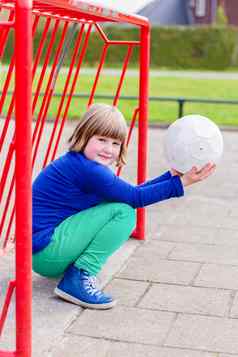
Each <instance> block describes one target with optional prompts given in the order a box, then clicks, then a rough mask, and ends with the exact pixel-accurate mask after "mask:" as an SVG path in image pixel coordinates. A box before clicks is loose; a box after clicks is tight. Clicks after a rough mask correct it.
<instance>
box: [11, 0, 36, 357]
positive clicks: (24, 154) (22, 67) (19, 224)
mask: <svg viewBox="0 0 238 357" xmlns="http://www.w3.org/2000/svg"><path fill="white" fill-rule="evenodd" d="M15 30H16V33H15V35H16V81H15V86H16V169H15V172H16V201H15V202H16V355H17V356H19V357H31V351H32V346H31V341H32V312H31V306H32V283H31V281H32V274H31V269H32V243H31V236H32V218H31V215H32V194H31V171H32V163H31V122H32V108H31V93H32V3H31V1H30V0H18V2H17V3H16V27H15ZM23 48H24V56H23V55H22V49H23ZM23 138H24V140H23Z"/></svg>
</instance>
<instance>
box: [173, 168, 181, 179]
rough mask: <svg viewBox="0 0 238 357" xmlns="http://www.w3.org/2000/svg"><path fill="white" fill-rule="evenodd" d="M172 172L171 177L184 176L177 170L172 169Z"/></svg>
mask: <svg viewBox="0 0 238 357" xmlns="http://www.w3.org/2000/svg"><path fill="white" fill-rule="evenodd" d="M170 172H171V175H172V176H180V177H181V176H183V174H182V172H179V171H177V170H175V169H172V168H171V169H170Z"/></svg>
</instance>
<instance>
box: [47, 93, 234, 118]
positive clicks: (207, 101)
mask: <svg viewBox="0 0 238 357" xmlns="http://www.w3.org/2000/svg"><path fill="white" fill-rule="evenodd" d="M53 96H54V97H60V96H61V94H59V93H54V94H53ZM73 98H85V99H86V98H88V94H86V93H82V94H79V93H75V94H74V95H73ZM94 98H95V99H109V100H110V99H113V96H112V95H108V94H96V95H95V96H94ZM148 99H149V102H177V103H178V118H181V117H182V116H183V113H184V105H185V104H186V103H204V104H227V105H238V100H229V99H208V98H189V97H170V96H165V97H162V96H159V97H156V96H151V97H149V98H148ZM120 100H138V97H137V96H133V95H125V96H120Z"/></svg>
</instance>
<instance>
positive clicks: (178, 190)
mask: <svg viewBox="0 0 238 357" xmlns="http://www.w3.org/2000/svg"><path fill="white" fill-rule="evenodd" d="M183 194H184V191H183V185H182V183H181V180H180V178H179V177H178V176H171V174H170V172H169V171H168V172H166V173H165V174H163V175H162V176H159V177H157V178H155V179H153V180H151V181H147V182H146V183H143V184H141V185H136V186H134V185H131V184H129V183H128V182H126V181H124V180H123V179H121V178H119V177H118V176H116V175H115V174H114V173H113V171H112V170H111V169H110V168H108V167H106V166H104V165H101V164H99V163H97V162H95V161H92V160H88V159H87V158H86V157H85V156H84V154H82V153H76V152H72V151H70V152H67V153H66V154H65V155H63V156H61V157H60V158H59V159H57V160H55V161H53V162H52V163H50V164H49V165H48V166H47V167H46V168H45V169H44V170H42V171H41V173H40V174H39V176H38V177H37V178H36V179H35V181H34V183H33V253H36V252H38V251H40V250H42V249H43V248H45V247H46V246H47V245H48V244H49V243H50V241H51V237H52V234H53V233H54V229H55V228H56V227H57V226H58V225H59V224H60V223H61V222H62V221H64V220H65V219H66V218H68V217H69V216H72V215H73V214H76V213H78V212H80V211H82V210H84V209H87V208H90V207H93V206H95V205H97V204H99V203H101V202H105V201H108V202H123V203H127V204H128V205H130V206H132V207H134V208H137V207H144V206H148V205H150V204H153V203H156V202H159V201H162V200H166V199H168V198H171V197H179V196H182V195H183Z"/></svg>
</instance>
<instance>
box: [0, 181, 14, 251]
mask: <svg viewBox="0 0 238 357" xmlns="http://www.w3.org/2000/svg"><path fill="white" fill-rule="evenodd" d="M14 183H15V175H14V177H13V178H12V182H11V184H10V188H9V191H8V195H7V199H6V202H5V207H4V209H3V214H2V219H1V223H0V236H1V235H2V231H3V227H4V224H5V221H6V216H7V212H8V209H9V205H10V202H11V197H12V192H13V187H14ZM14 211H15V210H14ZM7 241H8V235H6V236H5V239H4V242H3V249H4V248H5V247H6V245H7Z"/></svg>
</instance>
